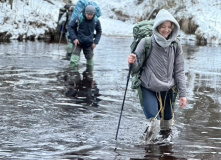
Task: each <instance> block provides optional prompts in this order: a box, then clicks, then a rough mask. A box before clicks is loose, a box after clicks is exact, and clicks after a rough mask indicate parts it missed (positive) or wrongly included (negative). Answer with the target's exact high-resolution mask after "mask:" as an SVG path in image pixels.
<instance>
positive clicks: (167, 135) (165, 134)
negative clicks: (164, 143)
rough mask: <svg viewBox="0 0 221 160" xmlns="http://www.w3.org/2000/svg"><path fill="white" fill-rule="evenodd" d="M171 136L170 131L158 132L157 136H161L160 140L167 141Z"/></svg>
mask: <svg viewBox="0 0 221 160" xmlns="http://www.w3.org/2000/svg"><path fill="white" fill-rule="evenodd" d="M171 134H172V130H171V129H167V130H160V133H159V135H160V136H161V139H167V138H168V137H169V136H170V135H171Z"/></svg>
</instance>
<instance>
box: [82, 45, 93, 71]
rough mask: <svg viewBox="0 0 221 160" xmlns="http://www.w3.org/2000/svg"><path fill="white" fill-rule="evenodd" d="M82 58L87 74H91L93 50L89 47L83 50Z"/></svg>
mask: <svg viewBox="0 0 221 160" xmlns="http://www.w3.org/2000/svg"><path fill="white" fill-rule="evenodd" d="M83 51H84V56H85V58H86V60H87V70H88V72H93V70H94V50H93V49H92V48H91V47H87V48H83Z"/></svg>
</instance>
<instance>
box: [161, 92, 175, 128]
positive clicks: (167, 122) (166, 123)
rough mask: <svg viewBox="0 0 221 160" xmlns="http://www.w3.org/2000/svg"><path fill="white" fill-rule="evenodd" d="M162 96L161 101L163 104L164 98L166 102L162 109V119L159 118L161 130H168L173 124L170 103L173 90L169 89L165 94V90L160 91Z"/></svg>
mask: <svg viewBox="0 0 221 160" xmlns="http://www.w3.org/2000/svg"><path fill="white" fill-rule="evenodd" d="M161 96H162V101H163V102H162V103H163V105H164V100H165V98H166V101H165V102H166V104H165V109H164V115H163V120H161V123H160V126H161V130H168V129H171V127H172V125H173V108H174V107H173V106H171V105H172V99H173V90H172V89H170V90H169V91H168V92H167V94H166V92H161Z"/></svg>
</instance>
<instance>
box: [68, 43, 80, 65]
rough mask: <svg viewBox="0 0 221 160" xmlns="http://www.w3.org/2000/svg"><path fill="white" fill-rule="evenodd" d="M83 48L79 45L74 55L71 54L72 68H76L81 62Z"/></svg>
mask: <svg viewBox="0 0 221 160" xmlns="http://www.w3.org/2000/svg"><path fill="white" fill-rule="evenodd" d="M80 53H81V46H79V45H77V47H76V49H75V50H74V53H72V54H71V59H70V68H76V67H77V66H78V63H79V60H80Z"/></svg>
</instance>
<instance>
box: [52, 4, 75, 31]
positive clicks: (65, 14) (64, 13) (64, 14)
mask: <svg viewBox="0 0 221 160" xmlns="http://www.w3.org/2000/svg"><path fill="white" fill-rule="evenodd" d="M73 10H74V5H73V4H66V5H65V6H64V7H62V8H60V10H59V16H58V22H57V27H56V30H57V31H58V32H67V29H68V24H69V22H70V19H71V15H72V13H73ZM61 18H63V19H62V20H61ZM61 21H62V22H61Z"/></svg>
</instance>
